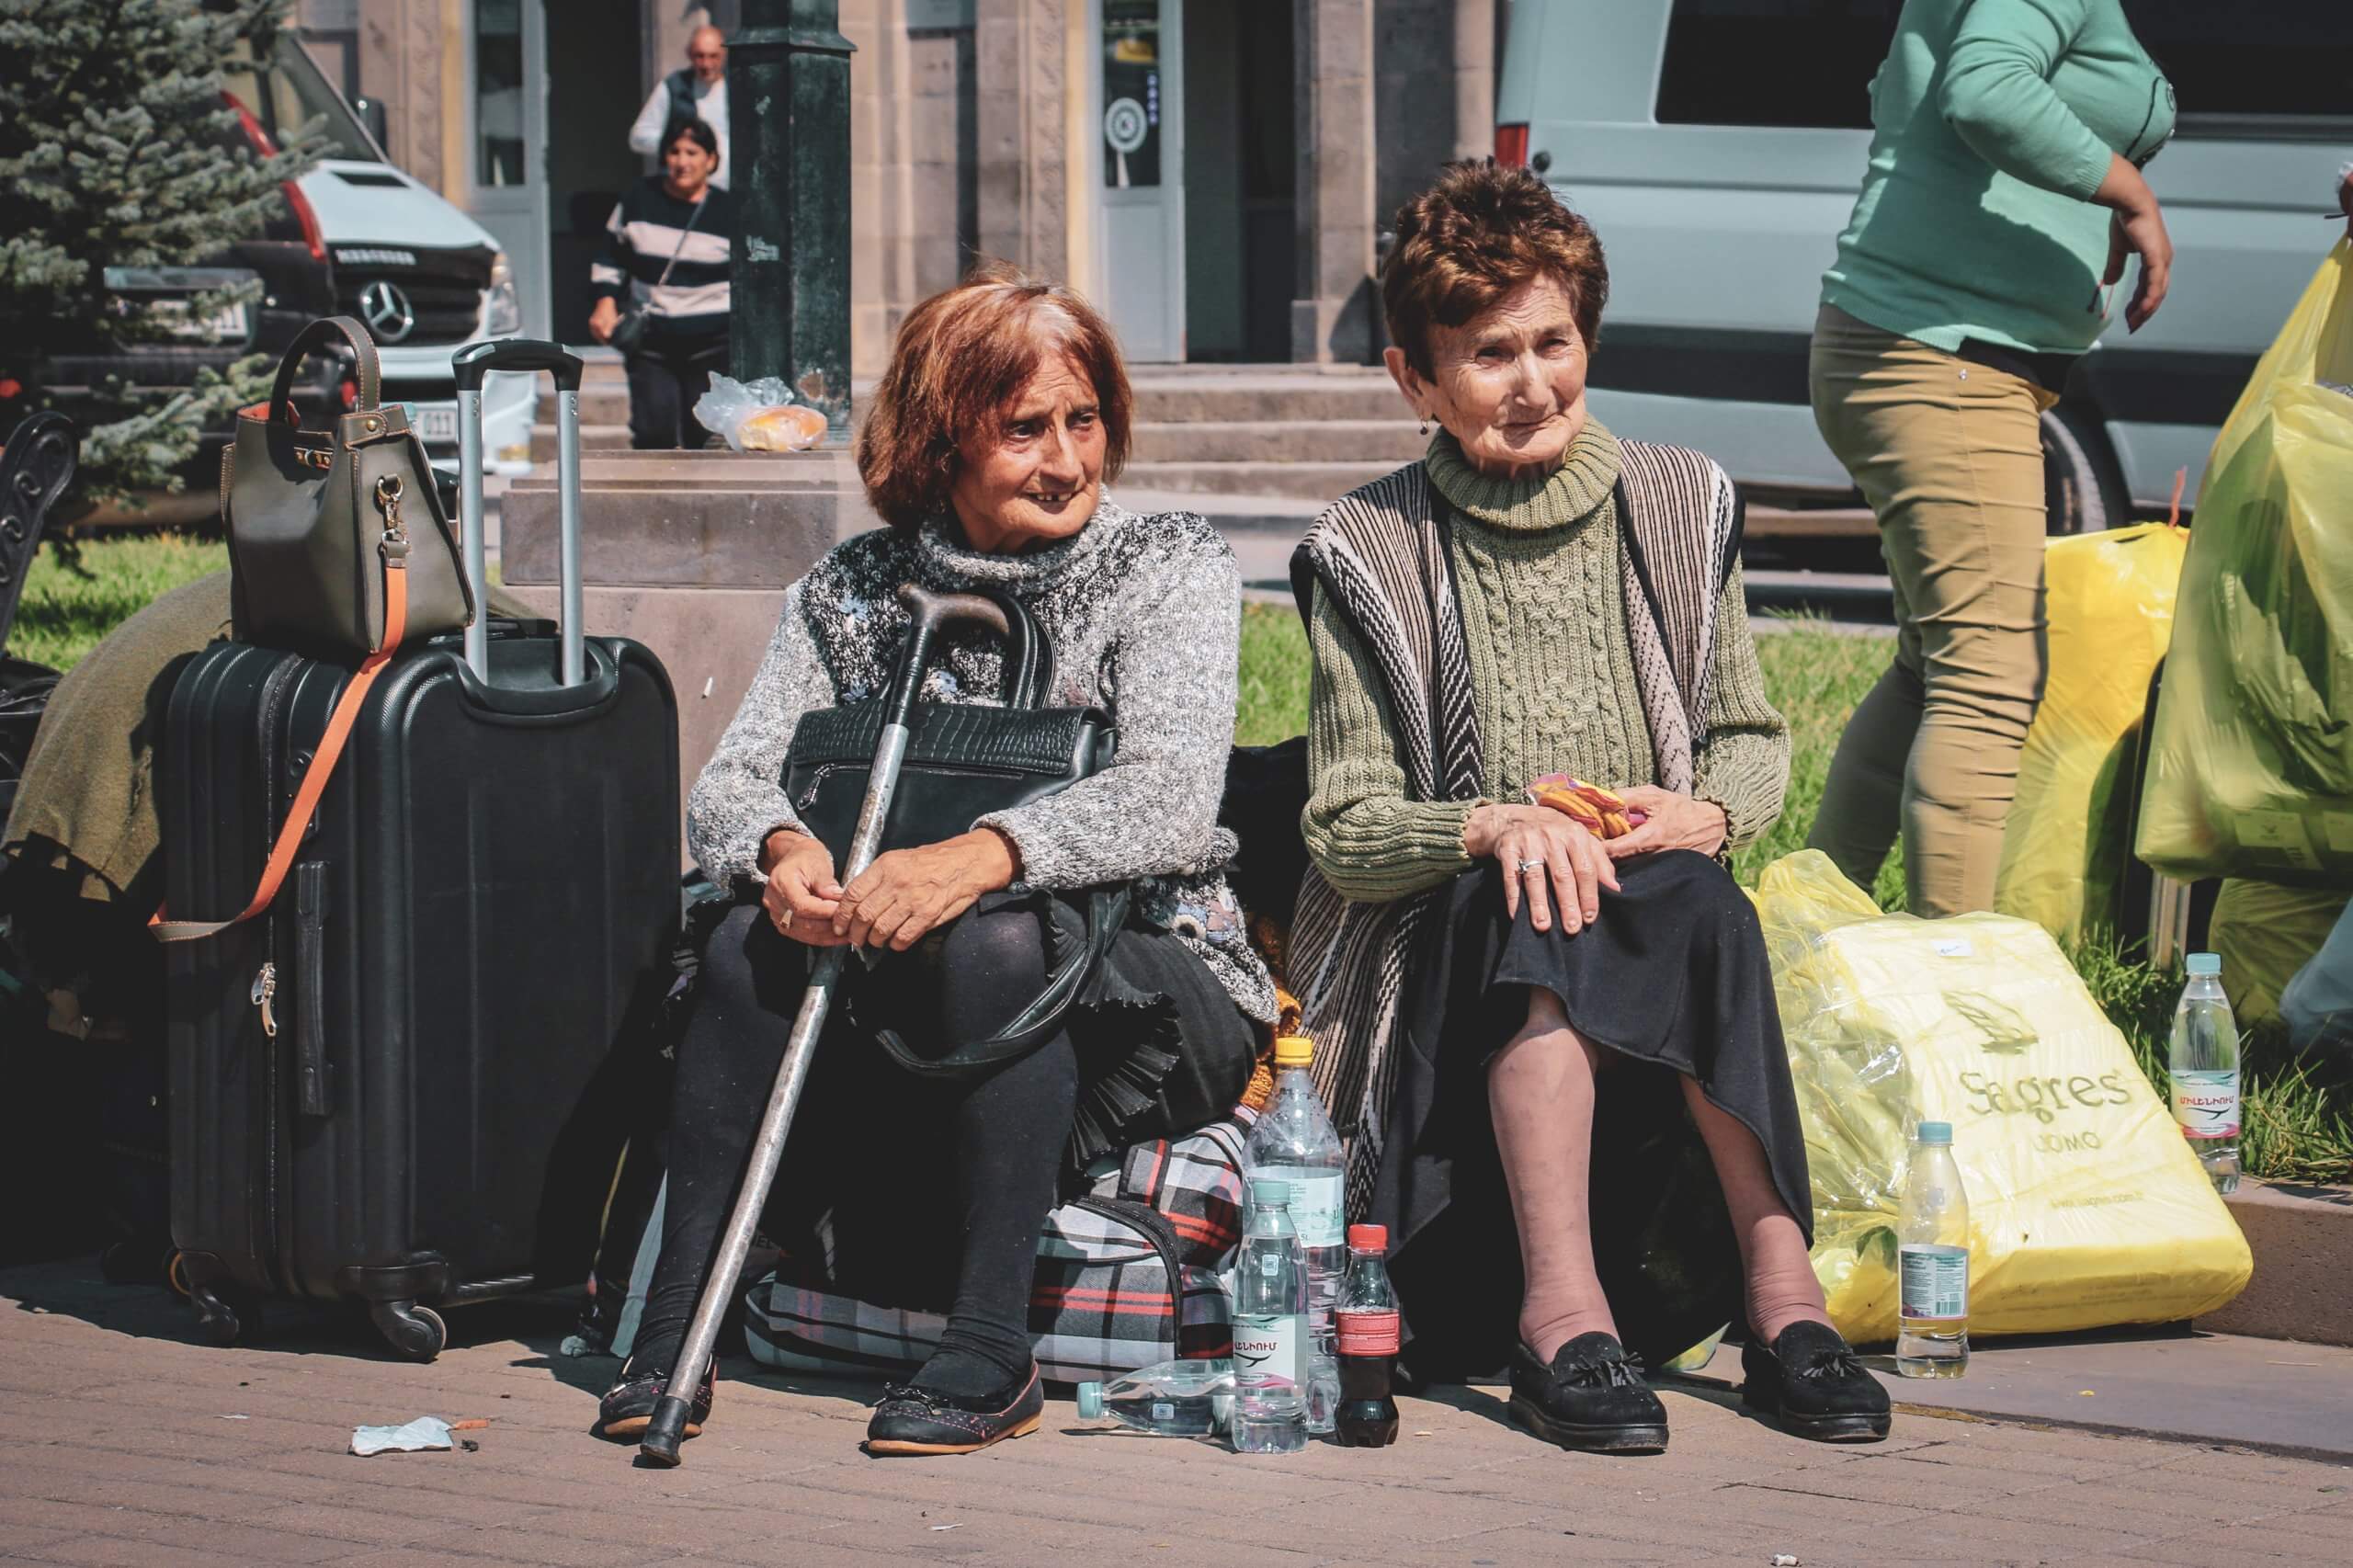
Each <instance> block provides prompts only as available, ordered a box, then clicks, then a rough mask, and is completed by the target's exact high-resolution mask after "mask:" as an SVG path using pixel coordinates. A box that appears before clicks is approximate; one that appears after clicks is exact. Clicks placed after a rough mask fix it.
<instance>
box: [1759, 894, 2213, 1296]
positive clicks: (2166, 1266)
mask: <svg viewBox="0 0 2353 1568" xmlns="http://www.w3.org/2000/svg"><path fill="white" fill-rule="evenodd" d="M1756 898H1757V910H1758V914H1759V915H1760V916H1761V918H1762V919H1763V922H1764V926H1765V938H1766V942H1767V945H1768V947H1769V949H1771V952H1772V960H1773V983H1774V990H1775V992H1776V994H1777V996H1778V998H1779V1003H1780V1009H1781V1024H1782V1028H1783V1029H1784V1030H1785V1031H1786V1033H1787V1035H1788V1037H1789V1049H1790V1074H1791V1076H1792V1077H1793V1078H1794V1079H1795V1081H1796V1085H1797V1099H1798V1111H1799V1115H1800V1117H1801V1119H1802V1121H1803V1123H1804V1127H1805V1142H1806V1157H1807V1160H1808V1163H1809V1165H1810V1166H1811V1170H1812V1176H1813V1221H1814V1246H1813V1265H1814V1270H1815V1272H1816V1273H1817V1274H1818V1275H1819V1276H1820V1277H1821V1279H1822V1284H1823V1289H1824V1291H1825V1292H1826V1293H1827V1295H1828V1297H1829V1302H1830V1316H1831V1319H1832V1321H1833V1322H1835V1323H1836V1324H1837V1325H1838V1328H1839V1331H1840V1332H1841V1333H1843V1334H1845V1335H1847V1338H1848V1339H1850V1340H1854V1341H1856V1342H1859V1343H1875V1342H1881V1341H1885V1340H1889V1339H1893V1337H1894V1336H1895V1328H1896V1317H1895V1311H1896V1278H1895V1247H1896V1235H1895V1225H1896V1221H1897V1218H1898V1210H1899V1208H1900V1207H1901V1202H1902V1195H1903V1190H1904V1160H1905V1157H1906V1151H1907V1149H1908V1147H1909V1144H1908V1138H1907V1134H1908V1133H1909V1131H1910V1130H1911V1129H1912V1128H1913V1127H1914V1126H1915V1124H1917V1123H1918V1122H1920V1121H1923V1120H1930V1121H1949V1122H1950V1123H1952V1129H1953V1136H1952V1146H1953V1155H1954V1157H1955V1158H1956V1159H1957V1160H1958V1161H1959V1162H1960V1165H1961V1180H1962V1182H1963V1183H1964V1184H1965V1185H1966V1187H1968V1191H1969V1208H1970V1224H1971V1229H1972V1235H1971V1245H1970V1251H1971V1276H1972V1278H1971V1288H1970V1329H1971V1331H1972V1333H1980V1334H2054V1333H2062V1332H2065V1331H2068V1330H2073V1329H2084V1328H2098V1327H2103V1326H2106V1325H2108V1324H2125V1323H2168V1322H2172V1321H2175V1320H2177V1319H2180V1318H2187V1317H2194V1316H2197V1315H2198V1314H2200V1313H2202V1312H2213V1311H2216V1310H2217V1309H2219V1308H2220V1307H2222V1305H2223V1304H2224V1303H2225V1302H2227V1301H2230V1300H2231V1299H2232V1298H2233V1297H2234V1296H2236V1295H2237V1294H2238V1293H2239V1291H2240V1290H2243V1289H2244V1288H2245V1285H2246V1282H2247V1278H2248V1276H2249V1274H2250V1273H2251V1272H2252V1271H2253V1267H2254V1263H2253V1259H2252V1258H2251V1257H2250V1256H2249V1255H2248V1253H2247V1246H2246V1241H2245V1237H2243V1236H2242V1235H2240V1233H2239V1229H2238V1225H2237V1223H2236V1222H2235V1221H2233V1220H2232V1218H2231V1215H2230V1212H2229V1210H2226V1209H2225V1208H2224V1207H2223V1206H2222V1199H2219V1198H2217V1197H2216V1196H2215V1194H2214V1188H2213V1185H2212V1183H2211V1182H2210V1181H2209V1180H2208V1178H2207V1176H2206V1173H2205V1172H2204V1171H2203V1170H2202V1169H2201V1168H2200V1165H2199V1164H2198V1159H2197V1156H2196V1155H2194V1154H2192V1153H2190V1152H2189V1150H2188V1147H2187V1146H2186V1145H2185V1144H2184V1142H2182V1137H2181V1133H2180V1131H2179V1130H2178V1129H2177V1128H2176V1126H2175V1125H2174V1121H2173V1117H2172V1115H2171V1113H2170V1112H2169V1111H2168V1110H2167V1108H2166V1107H2165V1102H2164V1101H2163V1100H2161V1099H2160V1098H2158V1096H2157V1094H2156V1092H2155V1090H2154V1089H2153V1088H2151V1087H2150V1085H2149V1080H2148V1079H2147V1077H2146V1076H2145V1075H2143V1073H2142V1072H2141V1070H2140V1068H2139V1066H2138V1065H2136V1064H2135V1062H2133V1059H2132V1053H2131V1050H2130V1049H2129V1048H2128V1047H2127V1046H2126V1044H2125V1042H2124V1037H2123V1036H2122V1035H2120V1033H2118V1032H2117V1029H2116V1026H2115V1025H2113V1024H2111V1023H2109V1020H2108V1017H2107V1016H2106V1015H2105V1014H2103V1013H2102V1012H2101V1011H2100V1009H2099V1006H2098V1004H2097V1003H2096V1002H2094V1001H2093V1000H2092V997H2091V994H2090V993H2089V992H2088V991H2086V989H2085V988H2084V983H2083V982H2082V980H2080V979H2079V978H2077V976H2076V974H2075V970H2074V969H2073V967H2071V966H2070V965H2069V963H2068V961H2067V960H2066V957H2065V955H2064V954H2063V953H2061V952H2060V950H2059V948H2058V945H2057V944H2056V943H2055V942H2053V941H2052V938H2051V936H2050V934H2049V933H2048V932H2046V931H2044V930H2043V929H2042V928H2041V927H2040V926H2036V925H2033V924H2031V923H2029V922H2028V921H2024V920H2018V919H2013V918H2011V917H2009V916H2006V915H1991V914H1987V915H1961V916H1958V917H1956V918H1954V919H1949V920H1938V921H1929V920H1922V919H1919V918H1916V917H1915V916H1913V915H1882V914H1881V913H1880V912H1879V909H1878V906H1877V905H1875V904H1873V903H1871V901H1870V897H1869V896H1868V895H1867V894H1865V893H1864V892H1862V890H1861V889H1859V888H1857V887H1856V886H1855V885H1854V884H1853V883H1851V882H1848V881H1847V880H1846V879H1845V878H1843V877H1841V876H1840V875H1839V874H1838V872H1837V869H1836V868H1835V867H1833V866H1832V865H1831V863H1830V860H1829V858H1828V857H1827V856H1824V855H1823V854H1821V853H1819V852H1818V851H1814V850H1807V851H1805V852H1803V853H1801V854H1797V855H1792V856H1790V857H1789V858H1786V859H1783V860H1780V861H1779V862H1777V863H1775V864H1774V865H1772V866H1770V867H1768V868H1767V869H1766V871H1765V874H1764V876H1763V878H1762V879H1761V881H1759V883H1758V887H1757V895H1756Z"/></svg>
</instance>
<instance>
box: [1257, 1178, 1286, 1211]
mask: <svg viewBox="0 0 2353 1568" xmlns="http://www.w3.org/2000/svg"><path fill="white" fill-rule="evenodd" d="M1250 1201H1251V1202H1253V1203H1258V1204H1264V1205H1266V1206H1267V1207H1270V1208H1271V1207H1273V1206H1275V1205H1278V1204H1279V1205H1281V1206H1282V1207H1283V1208H1286V1209H1288V1208H1290V1183H1289V1182H1287V1181H1279V1180H1277V1179H1276V1178H1275V1177H1273V1176H1253V1177H1251V1178H1250Z"/></svg>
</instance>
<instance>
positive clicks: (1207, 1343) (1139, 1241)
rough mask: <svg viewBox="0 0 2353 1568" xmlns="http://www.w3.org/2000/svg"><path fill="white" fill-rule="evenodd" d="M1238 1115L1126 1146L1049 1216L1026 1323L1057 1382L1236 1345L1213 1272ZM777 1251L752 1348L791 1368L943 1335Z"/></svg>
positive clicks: (939, 1320)
mask: <svg viewBox="0 0 2353 1568" xmlns="http://www.w3.org/2000/svg"><path fill="white" fill-rule="evenodd" d="M1253 1119H1255V1118H1253V1117H1251V1115H1250V1113H1249V1112H1248V1111H1246V1110H1245V1111H1238V1112H1237V1113H1236V1114H1235V1116H1234V1117H1233V1118H1232V1119H1228V1120H1225V1121H1221V1122H1216V1123H1213V1124H1211V1126H1210V1127H1207V1128H1205V1129H1203V1130H1202V1131H1199V1132H1195V1133H1191V1134H1188V1136H1186V1137H1183V1138H1177V1139H1155V1140H1154V1141H1153V1142H1148V1143H1140V1144H1137V1145H1136V1146H1135V1147H1133V1148H1132V1149H1131V1150H1129V1151H1128V1153H1127V1156H1126V1158H1125V1159H1124V1160H1122V1161H1121V1162H1120V1165H1118V1166H1117V1167H1115V1168H1113V1169H1109V1170H1107V1171H1105V1172H1104V1173H1103V1174H1102V1175H1101V1176H1099V1177H1098V1178H1097V1182H1096V1184H1095V1187H1094V1189H1093V1190H1092V1191H1090V1192H1089V1193H1088V1194H1087V1195H1086V1196H1085V1197H1082V1198H1077V1199H1073V1200H1071V1201H1070V1202H1067V1203H1064V1204H1063V1205H1062V1206H1061V1207H1060V1208H1058V1209H1056V1210H1054V1211H1053V1212H1052V1213H1051V1215H1049V1216H1047V1219H1046V1228H1045V1230H1044V1231H1043V1232H1042V1233H1040V1236H1039V1238H1038V1273H1037V1279H1036V1283H1035V1284H1034V1285H1033V1287H1032V1288H1031V1290H1030V1295H1029V1332H1030V1334H1031V1335H1032V1336H1033V1337H1034V1338H1035V1339H1036V1341H1037V1346H1038V1364H1039V1366H1040V1369H1041V1370H1042V1371H1043V1373H1044V1375H1045V1377H1046V1379H1047V1381H1050V1382H1081V1381H1090V1380H1096V1381H1099V1380H1104V1379H1109V1378H1115V1377H1118V1376H1119V1375H1120V1373H1122V1372H1130V1371H1133V1370H1135V1369H1137V1368H1139V1367H1149V1366H1151V1365H1153V1364H1154V1362H1157V1361H1165V1360H1169V1359H1172V1358H1176V1357H1188V1358H1193V1357H1209V1356H1223V1355H1227V1354H1230V1353H1231V1351H1232V1349H1233V1313H1232V1308H1231V1307H1230V1306H1229V1304H1228V1301H1227V1297H1226V1293H1225V1290H1224V1289H1223V1287H1222V1286H1221V1285H1220V1284H1219V1282H1218V1271H1219V1270H1220V1269H1221V1268H1222V1267H1225V1266H1226V1265H1227V1264H1229V1263H1230V1262H1231V1261H1232V1257H1233V1246H1234V1244H1235V1242H1236V1241H1237V1240H1238V1239H1239V1237H1240V1233H1241V1206H1242V1172H1241V1166H1242V1146H1243V1141H1244V1139H1245V1137H1246V1136H1247V1130H1248V1126H1249V1123H1250V1121H1251V1120H1253ZM821 1273H822V1267H821V1266H813V1265H809V1264H803V1263H801V1262H800V1261H799V1260H796V1259H792V1258H784V1259H779V1263H778V1267H776V1269H775V1270H773V1271H771V1272H770V1273H768V1274H767V1275H765V1276H763V1277H762V1278H760V1279H759V1280H758V1281H757V1282H756V1284H754V1285H753V1286H752V1288H751V1290H750V1291H749V1292H747V1295H746V1299H745V1305H746V1306H747V1307H748V1308H749V1315H748V1316H747V1317H746V1318H745V1339H746V1340H747V1341H748V1343H749V1346H750V1349H751V1354H752V1358H753V1359H754V1360H756V1361H758V1362H759V1363H761V1364H762V1365H763V1366H769V1367H777V1368H781V1369H788V1370H794V1371H846V1370H852V1369H867V1370H871V1371H879V1372H904V1371H908V1370H911V1369H914V1368H915V1367H917V1366H920V1365H921V1364H922V1363H923V1362H924V1360H925V1359H926V1358H928V1357H929V1356H930V1355H931V1352H932V1350H933V1349H934V1348H935V1347H936V1346H938V1343H939V1336H940V1335H941V1333H942V1332H943V1331H944V1330H945V1328H946V1326H947V1318H946V1315H945V1314H944V1313H941V1312H930V1311H924V1310H919V1309H913V1308H902V1307H887V1306H878V1305H875V1304H873V1303H871V1302H868V1301H859V1300H858V1299H857V1298H856V1297H854V1296H851V1295H848V1294H846V1293H844V1291H843V1290H840V1289H839V1288H838V1287H837V1286H835V1284H834V1283H833V1282H831V1281H828V1280H825V1279H824V1278H820V1277H819V1275H820V1274H821Z"/></svg>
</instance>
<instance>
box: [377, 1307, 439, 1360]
mask: <svg viewBox="0 0 2353 1568" xmlns="http://www.w3.org/2000/svg"><path fill="white" fill-rule="evenodd" d="M368 1316H369V1319H370V1320H371V1321H373V1322H374V1324H376V1328H377V1331H378V1332H379V1333H381V1334H382V1335H383V1336H384V1339H385V1342H386V1343H388V1344H389V1345H391V1346H392V1354H394V1355H395V1356H398V1357H399V1358H401V1359H402V1360H404V1361H430V1360H432V1359H433V1358H435V1357H436V1356H438V1355H440V1354H441V1347H442V1346H445V1345H447V1344H449V1325H448V1324H445V1323H443V1322H442V1321H441V1314H440V1313H439V1312H435V1311H434V1310H433V1309H432V1308H431V1307H421V1306H419V1305H417V1304H416V1303H415V1301H370V1302H369V1303H368Z"/></svg>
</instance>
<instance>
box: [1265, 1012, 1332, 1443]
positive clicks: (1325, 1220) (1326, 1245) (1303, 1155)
mask: <svg viewBox="0 0 2353 1568" xmlns="http://www.w3.org/2000/svg"><path fill="white" fill-rule="evenodd" d="M1314 1060H1315V1046H1314V1043H1313V1041H1311V1040H1308V1039H1307V1038H1306V1037H1305V1036H1304V1035H1282V1036H1279V1037H1278V1038H1277V1040H1275V1097H1274V1099H1273V1101H1272V1103H1270V1104H1269V1105H1268V1106H1267V1111H1266V1114H1265V1115H1263V1116H1261V1117H1260V1118H1259V1119H1258V1123H1257V1125H1256V1126H1255V1127H1253V1128H1252V1129H1251V1130H1250V1141H1249V1142H1248V1143H1247V1145H1245V1148H1244V1151H1243V1155H1242V1166H1243V1174H1244V1175H1245V1176H1247V1177H1249V1178H1250V1179H1251V1180H1253V1181H1254V1182H1255V1181H1256V1180H1257V1179H1259V1178H1261V1177H1264V1178H1267V1179H1268V1180H1274V1181H1280V1182H1284V1183H1287V1184H1289V1186H1290V1218H1291V1223H1292V1224H1293V1225H1294V1226H1296V1227H1297V1228H1298V1231H1299V1244H1300V1246H1301V1248H1302V1250H1303V1251H1304V1252H1305V1254H1306V1257H1307V1308H1308V1316H1309V1319H1310V1322H1309V1334H1310V1335H1311V1344H1310V1346H1309V1350H1308V1362H1307V1367H1306V1369H1305V1376H1304V1378H1303V1380H1302V1381H1303V1383H1304V1385H1305V1387H1306V1390H1307V1429H1308V1430H1309V1431H1311V1432H1329V1431H1330V1430H1332V1422H1333V1418H1334V1412H1335V1411H1336V1409H1337V1408H1338V1405H1339V1403H1340V1368H1339V1363H1338V1362H1337V1361H1336V1360H1335V1359H1334V1357H1335V1355H1336V1349H1335V1346H1334V1345H1333V1339H1332V1308H1333V1306H1334V1304H1335V1303H1336V1302H1337V1301H1338V1300H1339V1297H1340V1280H1341V1278H1342V1277H1343V1276H1344V1275H1346V1274H1347V1267H1348V1245H1347V1234H1346V1225H1347V1213H1346V1207H1347V1198H1346V1192H1345V1187H1346V1185H1347V1181H1346V1175H1347V1156H1346V1155H1345V1154H1343V1153H1342V1152H1341V1149H1340V1133H1339V1130H1338V1129H1336V1128H1335V1127H1334V1126H1333V1125H1332V1118H1331V1116H1330V1115H1329V1114H1328V1113H1326V1112H1325V1110H1324V1101H1323V1099H1322V1097H1321V1096H1318V1095H1317V1094H1316V1092H1315V1085H1314V1083H1313V1081H1312V1080H1310V1078H1309V1077H1308V1075H1307V1069H1308V1067H1309V1066H1310V1064H1312V1063H1313V1062H1314Z"/></svg>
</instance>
